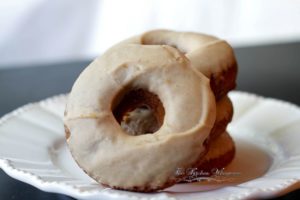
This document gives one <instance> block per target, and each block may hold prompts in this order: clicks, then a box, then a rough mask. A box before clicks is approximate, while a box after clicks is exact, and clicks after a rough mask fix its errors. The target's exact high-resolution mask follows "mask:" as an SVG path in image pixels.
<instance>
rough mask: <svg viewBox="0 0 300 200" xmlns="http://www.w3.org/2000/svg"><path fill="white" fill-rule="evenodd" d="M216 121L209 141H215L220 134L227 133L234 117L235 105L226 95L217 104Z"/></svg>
mask: <svg viewBox="0 0 300 200" xmlns="http://www.w3.org/2000/svg"><path fill="white" fill-rule="evenodd" d="M216 106H217V107H216V108H217V109H216V111H217V112H216V121H215V123H214V126H213V128H212V130H211V133H210V135H209V140H214V139H215V138H216V137H218V136H219V135H220V134H222V133H223V132H225V131H226V128H227V125H228V124H229V123H230V122H231V120H232V116H233V105H232V102H231V100H230V99H229V97H228V96H227V95H226V96H224V97H222V98H221V99H220V100H219V101H217V102H216Z"/></svg>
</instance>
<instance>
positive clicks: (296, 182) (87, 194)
mask: <svg viewBox="0 0 300 200" xmlns="http://www.w3.org/2000/svg"><path fill="white" fill-rule="evenodd" d="M231 95H237V96H244V97H246V98H252V99H257V100H258V101H272V102H275V103H279V104H281V105H283V106H288V107H292V108H293V109H297V110H298V111H299V110H300V108H299V106H298V105H296V104H293V103H290V102H287V101H283V100H280V99H275V98H270V97H263V96H260V95H256V94H253V93H248V92H244V91H233V92H230V94H229V96H231ZM65 96H67V94H59V95H55V96H52V97H49V98H46V99H44V100H41V101H38V102H33V103H28V104H26V105H23V106H21V107H19V108H17V109H15V110H13V111H11V112H9V113H7V114H5V115H3V116H2V117H1V118H0V126H1V125H2V124H4V123H5V122H6V121H7V120H11V119H13V118H14V117H15V116H17V115H19V114H20V113H23V112H26V111H28V110H29V109H31V108H34V107H35V106H39V105H41V104H43V103H46V102H53V101H57V100H59V99H60V98H65ZM299 167H300V166H299ZM0 168H1V169H2V170H3V171H4V172H5V173H6V174H8V175H9V176H11V177H12V178H15V179H17V180H20V181H22V182H25V183H28V184H30V185H32V186H34V187H36V188H38V189H41V190H42V191H45V192H56V193H61V194H65V195H69V196H72V197H75V198H82V199H90V198H93V197H95V196H96V197H98V198H100V197H101V198H104V199H106V198H113V197H114V196H115V195H117V196H118V197H123V198H126V199H137V197H135V196H134V195H129V194H130V193H131V192H127V191H125V192H124V193H126V194H120V191H118V190H114V189H110V188H106V189H103V190H101V191H98V190H97V191H80V189H79V188H76V187H75V186H74V185H72V184H67V183H61V182H58V181H44V180H42V179H41V178H39V177H38V176H37V175H35V174H32V173H29V172H26V171H24V170H20V169H18V168H15V167H13V166H12V165H10V161H9V160H7V159H3V158H0ZM235 186H236V185H234V186H232V187H235ZM274 188H276V189H275V190H274ZM299 188H300V178H290V179H287V180H286V181H285V183H284V184H283V183H281V184H278V185H275V186H273V187H272V188H270V189H265V190H263V191H262V190H260V189H259V188H251V189H250V188H246V189H248V190H249V191H250V192H248V193H247V194H246V195H244V196H241V194H236V195H230V196H229V197H228V198H227V199H244V198H259V197H264V198H265V197H275V196H278V195H283V194H286V193H288V192H291V191H293V190H295V189H299ZM122 192H123V191H121V193H122ZM132 194H135V193H132ZM99 195H100V196H99ZM145 195H147V197H149V196H152V197H150V198H151V199H152V198H153V197H154V196H157V197H158V199H161V198H163V199H177V198H176V197H174V196H169V195H168V194H167V193H165V192H158V193H155V194H151V195H149V194H145ZM147 197H145V198H143V199H149V198H147ZM222 199H224V198H222Z"/></svg>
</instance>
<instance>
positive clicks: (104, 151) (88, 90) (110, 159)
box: [64, 44, 216, 192]
mask: <svg viewBox="0 0 300 200" xmlns="http://www.w3.org/2000/svg"><path fill="white" fill-rule="evenodd" d="M133 99H137V102H135V103H133V105H134V106H135V107H134V108H132V107H131V106H129V107H130V109H128V106H126V104H127V103H126V102H131V101H132V100H133ZM136 109H140V112H143V111H145V110H150V111H151V112H148V113H146V114H147V115H153V116H152V117H153V120H154V121H155V122H156V123H157V127H156V128H155V130H153V129H152V130H149V129H148V128H147V126H143V127H144V128H143V130H135V129H134V128H132V129H134V131H132V132H131V131H130V130H129V131H124V130H123V129H122V127H121V125H120V124H121V123H122V121H124V120H126V117H124V115H127V113H128V112H129V111H132V110H136ZM141 110H143V111H141ZM151 113H152V114H151ZM127 118H128V117H127ZM215 118H216V105H215V97H214V95H213V93H212V91H211V89H210V81H209V79H208V78H207V77H205V76H204V75H203V74H201V73H199V72H198V71H197V70H195V69H194V68H193V67H191V63H190V62H189V60H188V59H187V58H186V57H185V56H184V55H183V54H182V53H180V51H179V50H178V49H176V48H173V47H171V46H168V45H136V44H127V45H120V46H116V47H113V48H111V49H110V50H108V51H107V52H106V53H105V54H103V55H102V56H101V57H99V58H97V59H96V60H95V61H93V62H92V63H91V64H90V65H89V66H88V67H87V68H86V69H85V70H84V71H83V72H82V73H81V74H80V76H79V77H78V79H77V80H76V82H75V83H74V85H73V87H72V90H71V93H70V95H69V97H68V101H67V105H66V110H65V116H64V125H65V130H66V137H67V144H68V146H69V149H70V151H71V153H72V156H73V157H74V159H75V160H76V162H77V163H78V165H79V166H80V167H81V168H82V169H83V170H84V171H85V172H86V173H87V174H88V175H89V176H90V177H92V178H93V179H95V180H96V181H97V182H99V183H102V184H105V185H108V186H110V187H112V188H118V189H124V190H130V191H141V192H150V191H155V190H160V189H163V188H166V187H168V186H170V185H173V184H175V183H176V182H177V181H178V178H177V177H176V174H175V172H176V170H177V168H179V167H183V168H187V167H191V166H194V165H195V164H197V162H199V160H200V159H201V157H202V156H203V154H204V152H205V151H206V146H205V140H206V139H207V138H208V136H209V134H210V131H211V129H212V127H213V125H214V122H215ZM131 119H134V118H133V117H131ZM124 126H126V125H123V127H124ZM130 127H131V126H130ZM129 129H130V128H129ZM150 132H153V133H152V134H149V133H150Z"/></svg>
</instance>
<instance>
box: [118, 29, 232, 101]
mask: <svg viewBox="0 0 300 200" xmlns="http://www.w3.org/2000/svg"><path fill="white" fill-rule="evenodd" d="M128 43H134V44H141V45H169V46H173V47H174V48H177V49H179V50H180V51H181V52H182V53H183V54H185V55H186V57H187V58H188V59H189V60H190V61H191V62H192V65H193V67H195V68H196V69H197V70H199V71H200V72H201V73H203V74H204V75H206V76H207V77H208V78H209V79H210V86H211V88H212V90H213V92H214V94H215V97H216V99H217V100H219V99H221V98H222V97H223V96H224V95H226V94H227V93H228V92H229V91H230V90H232V89H234V88H235V86H236V76H237V62H236V58H235V56H234V52H233V49H232V47H231V46H230V45H229V44H228V43H227V42H226V41H224V40H220V39H218V38H216V37H213V36H210V35H206V34H200V33H193V32H176V31H170V30H153V31H149V32H146V33H144V34H141V35H139V36H135V37H132V38H129V39H127V40H125V41H122V42H120V43H119V44H118V45H122V44H128Z"/></svg>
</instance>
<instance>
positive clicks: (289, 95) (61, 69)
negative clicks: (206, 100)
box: [0, 42, 300, 200]
mask: <svg viewBox="0 0 300 200" xmlns="http://www.w3.org/2000/svg"><path fill="white" fill-rule="evenodd" d="M235 53H236V56H237V59H238V63H239V75H238V87H237V89H238V90H243V91H248V92H252V93H256V94H259V95H262V96H267V97H274V98H278V99H282V100H286V101H290V102H292V103H295V104H298V105H299V103H300V83H299V81H300V42H298V43H290V44H276V45H268V46H255V47H245V48H236V49H235ZM89 62H90V60H87V61H77V62H65V63H57V64H47V65H42V66H30V67H26V68H11V69H4V70H0V116H2V115H4V114H5V113H7V112H10V111H12V110H13V109H16V108H17V107H19V106H22V105H24V104H26V103H29V102H34V101H39V100H42V99H44V98H47V97H50V96H52V95H56V94H60V93H66V92H68V91H69V90H70V88H71V87H72V84H73V82H74V81H75V79H76V77H77V76H78V75H79V73H80V72H81V71H82V70H83V69H84V68H85V67H86V66H87V65H88V63H89ZM16 148H17V147H16ZM299 170H300V166H299ZM299 198H300V190H296V191H294V192H291V193H289V194H287V195H284V196H282V197H279V198H276V199H285V200H288V199H299ZM2 199H4V200H6V199H15V200H19V199H22V200H23V199H31V200H39V199H53V200H56V199H60V200H62V199H72V198H70V197H67V196H65V195H59V194H53V193H46V192H42V191H40V190H38V189H36V188H34V187H32V186H30V185H28V184H25V183H22V182H20V181H18V180H15V179H12V178H10V177H9V176H7V175H6V174H5V173H4V172H3V171H2V170H0V200H2Z"/></svg>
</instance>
